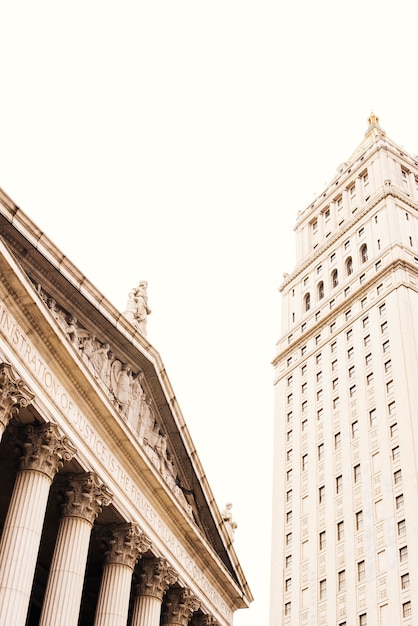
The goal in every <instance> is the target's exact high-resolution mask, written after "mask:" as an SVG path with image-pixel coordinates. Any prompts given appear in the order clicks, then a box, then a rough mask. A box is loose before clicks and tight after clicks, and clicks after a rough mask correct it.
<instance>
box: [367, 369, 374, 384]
mask: <svg viewBox="0 0 418 626" xmlns="http://www.w3.org/2000/svg"><path fill="white" fill-rule="evenodd" d="M372 382H373V372H370V374H367V376H366V383H367V385H371V384H372Z"/></svg>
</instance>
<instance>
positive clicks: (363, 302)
mask: <svg viewBox="0 0 418 626" xmlns="http://www.w3.org/2000/svg"><path fill="white" fill-rule="evenodd" d="M360 304H361V308H362V309H364V307H365V306H366V304H367V297H366V298H362V300H360Z"/></svg>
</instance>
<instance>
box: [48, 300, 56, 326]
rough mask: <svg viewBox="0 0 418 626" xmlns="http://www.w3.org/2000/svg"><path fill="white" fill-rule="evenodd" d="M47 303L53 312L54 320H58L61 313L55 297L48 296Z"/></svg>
mask: <svg viewBox="0 0 418 626" xmlns="http://www.w3.org/2000/svg"><path fill="white" fill-rule="evenodd" d="M46 303H47V306H48V309H49V312H50V313H51V315H52V317H53V318H54V320H56V321H57V322H58V317H59V314H58V310H57V303H56V302H55V300H54V298H48V299H47V301H46Z"/></svg>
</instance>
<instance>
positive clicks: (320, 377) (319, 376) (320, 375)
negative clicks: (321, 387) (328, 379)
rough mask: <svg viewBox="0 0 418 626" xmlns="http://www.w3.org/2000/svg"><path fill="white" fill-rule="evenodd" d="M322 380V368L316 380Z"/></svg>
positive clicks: (318, 381)
mask: <svg viewBox="0 0 418 626" xmlns="http://www.w3.org/2000/svg"><path fill="white" fill-rule="evenodd" d="M321 380H322V370H321V371H319V372H317V373H316V382H317V383H320V382H321Z"/></svg>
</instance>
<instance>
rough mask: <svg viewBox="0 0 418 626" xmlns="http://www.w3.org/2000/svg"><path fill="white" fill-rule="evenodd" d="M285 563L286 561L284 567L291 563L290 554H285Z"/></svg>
mask: <svg viewBox="0 0 418 626" xmlns="http://www.w3.org/2000/svg"><path fill="white" fill-rule="evenodd" d="M285 563H286V568H288V567H290V566H291V565H292V555H291V554H288V555H287V557H286V561H285Z"/></svg>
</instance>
